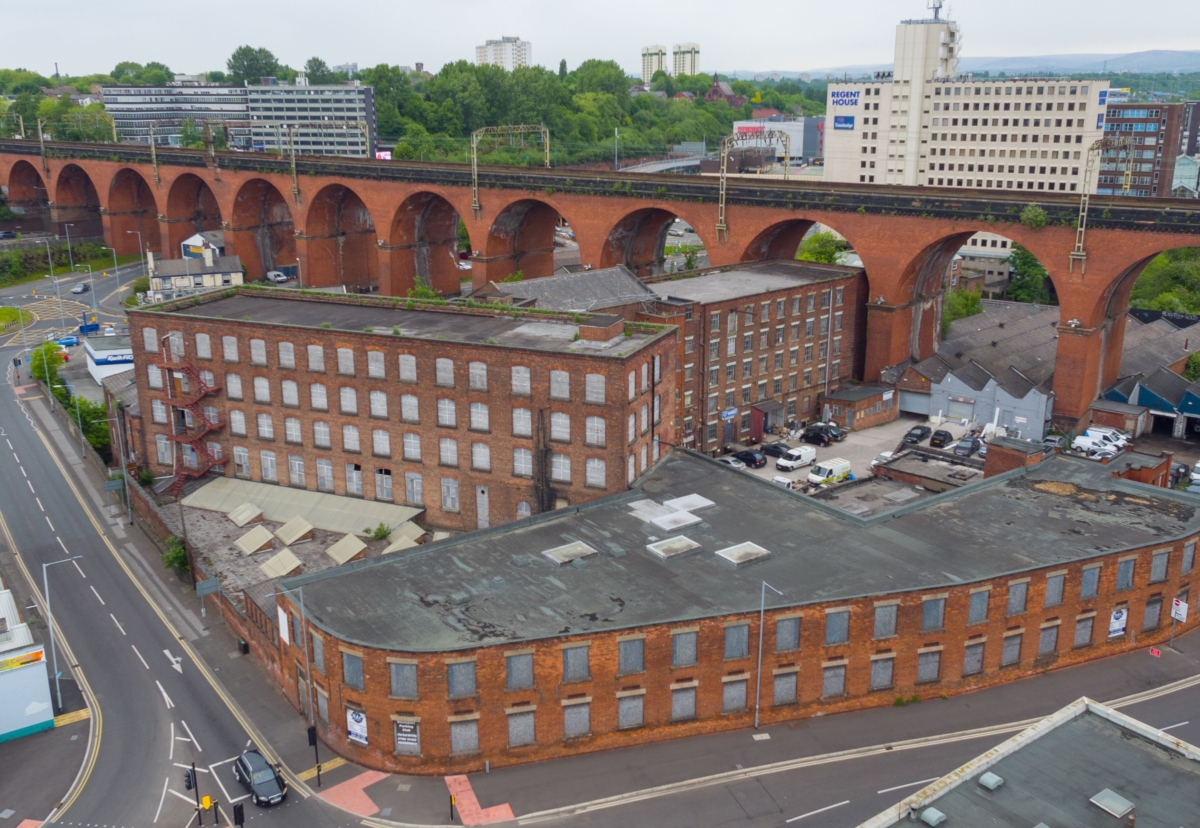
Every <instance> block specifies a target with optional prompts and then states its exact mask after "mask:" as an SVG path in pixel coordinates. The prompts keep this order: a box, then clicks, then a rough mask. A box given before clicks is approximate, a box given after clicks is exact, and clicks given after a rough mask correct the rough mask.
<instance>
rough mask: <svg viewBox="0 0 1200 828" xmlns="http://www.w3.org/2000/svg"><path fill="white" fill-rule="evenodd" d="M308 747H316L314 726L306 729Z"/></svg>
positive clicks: (315, 729)
mask: <svg viewBox="0 0 1200 828" xmlns="http://www.w3.org/2000/svg"><path fill="white" fill-rule="evenodd" d="M308 746H309V747H316V746H317V728H316V727H315V726H310V727H309V728H308Z"/></svg>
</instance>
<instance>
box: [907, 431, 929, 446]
mask: <svg viewBox="0 0 1200 828" xmlns="http://www.w3.org/2000/svg"><path fill="white" fill-rule="evenodd" d="M932 433H933V429H931V428H930V427H929V426H913V427H912V428H910V429H909V430H908V434H905V435H904V442H906V443H912V444H914V445H915V444H917V443H920V442H923V441H924V440H925V439H926V438H927V437H928V436H929V435H930V434H932Z"/></svg>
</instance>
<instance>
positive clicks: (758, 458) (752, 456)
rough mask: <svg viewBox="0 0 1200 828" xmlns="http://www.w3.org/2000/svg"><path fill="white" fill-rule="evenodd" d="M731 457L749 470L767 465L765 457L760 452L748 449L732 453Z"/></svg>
mask: <svg viewBox="0 0 1200 828" xmlns="http://www.w3.org/2000/svg"><path fill="white" fill-rule="evenodd" d="M733 456H734V457H736V458H737V459H739V460H741V461H742V462H743V463H745V464H746V466H747V467H748V468H751V469H761V468H762V467H763V466H765V465H767V455H765V454H763V453H762V452H761V451H751V450H750V449H747V450H746V451H738V452H734V455H733Z"/></svg>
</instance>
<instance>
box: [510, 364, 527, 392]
mask: <svg viewBox="0 0 1200 828" xmlns="http://www.w3.org/2000/svg"><path fill="white" fill-rule="evenodd" d="M512 392H513V393H514V394H518V395H520V396H522V397H528V396H529V369H528V368H526V367H525V366H524V365H514V366H513V368H512Z"/></svg>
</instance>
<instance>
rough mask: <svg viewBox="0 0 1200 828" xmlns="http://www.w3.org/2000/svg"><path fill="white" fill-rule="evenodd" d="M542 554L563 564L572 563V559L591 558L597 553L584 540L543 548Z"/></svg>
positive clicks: (560, 564)
mask: <svg viewBox="0 0 1200 828" xmlns="http://www.w3.org/2000/svg"><path fill="white" fill-rule="evenodd" d="M542 554H543V555H545V556H546V557H547V558H549V559H550V560H551V561H553V562H554V563H556V564H558V565H559V566H562V565H563V564H569V563H571V561H577V560H579V559H580V558H589V557H591V556H592V555H595V554H596V550H595V549H592V547H590V546H588V545H587V544H586V543H584V542H583V541H575V542H574V543H568V544H567V545H566V546H556V547H554V548H553V549H543V550H542Z"/></svg>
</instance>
